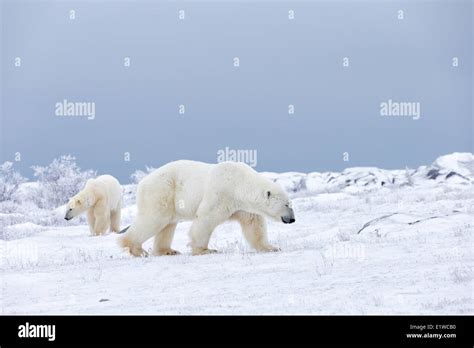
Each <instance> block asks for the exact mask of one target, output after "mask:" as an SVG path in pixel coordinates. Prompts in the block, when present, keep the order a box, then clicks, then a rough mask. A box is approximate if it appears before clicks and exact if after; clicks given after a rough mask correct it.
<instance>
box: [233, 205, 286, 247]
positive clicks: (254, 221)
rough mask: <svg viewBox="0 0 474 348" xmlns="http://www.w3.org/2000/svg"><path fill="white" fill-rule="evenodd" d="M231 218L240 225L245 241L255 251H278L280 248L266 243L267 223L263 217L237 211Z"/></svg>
mask: <svg viewBox="0 0 474 348" xmlns="http://www.w3.org/2000/svg"><path fill="white" fill-rule="evenodd" d="M232 218H233V219H236V220H237V221H238V222H239V223H240V226H241V227H242V233H243V234H244V236H245V239H247V241H248V242H249V244H250V245H251V246H252V247H253V248H255V249H256V250H257V251H260V252H269V251H280V248H278V247H274V246H272V245H270V243H268V239H267V223H266V221H265V218H264V217H263V216H261V215H258V214H251V213H247V212H243V211H239V212H237V213H235V214H234V215H233V216H232Z"/></svg>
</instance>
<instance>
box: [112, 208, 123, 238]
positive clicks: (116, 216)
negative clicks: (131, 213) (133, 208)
mask: <svg viewBox="0 0 474 348" xmlns="http://www.w3.org/2000/svg"><path fill="white" fill-rule="evenodd" d="M121 213H122V211H121V207H120V206H119V207H118V208H117V209H116V210H112V211H111V212H110V230H111V231H113V232H119V231H120V216H121Z"/></svg>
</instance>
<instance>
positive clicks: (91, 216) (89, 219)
mask: <svg viewBox="0 0 474 348" xmlns="http://www.w3.org/2000/svg"><path fill="white" fill-rule="evenodd" d="M87 222H88V224H89V231H90V232H91V235H95V232H94V229H95V215H94V210H93V209H89V210H88V211H87Z"/></svg>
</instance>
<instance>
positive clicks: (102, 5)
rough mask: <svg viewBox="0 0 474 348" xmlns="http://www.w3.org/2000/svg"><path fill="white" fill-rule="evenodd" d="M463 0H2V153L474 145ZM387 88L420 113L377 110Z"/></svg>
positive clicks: (104, 166)
mask: <svg viewBox="0 0 474 348" xmlns="http://www.w3.org/2000/svg"><path fill="white" fill-rule="evenodd" d="M472 7H473V5H472V1H407V2H403V1H402V2H400V1H396V2H395V1H383V2H376V1H363V2H362V1H361V2H358V1H337V2H330V1H328V2H320V1H313V2H309V1H299V2H296V3H295V2H290V1H273V2H272V1H259V2H254V3H251V2H249V1H226V2H225V3H221V2H217V1H194V2H187V1H186V2H183V1H181V2H180V1H177V2H172V1H157V2H150V1H41V2H36V1H10V0H7V1H3V2H2V18H1V22H2V34H1V41H2V46H1V59H2V62H1V67H2V75H1V80H2V90H3V95H2V99H1V104H2V105H1V118H2V129H1V131H2V132H1V136H2V139H1V144H2V162H3V161H5V160H10V161H11V160H14V154H15V153H16V152H19V153H21V161H20V162H18V163H16V167H17V168H19V169H20V171H21V172H22V174H23V175H25V176H31V174H32V171H31V170H30V169H29V168H30V166H31V165H34V164H39V165H45V164H47V163H49V162H50V161H51V160H52V159H53V158H55V157H58V156H59V155H62V154H72V155H74V156H76V157H77V161H78V163H79V165H80V166H81V167H82V168H84V169H88V168H92V169H96V170H98V172H99V174H104V173H109V174H112V175H115V176H116V177H118V178H119V179H120V180H121V181H123V182H126V181H128V179H129V175H130V174H131V173H132V172H133V171H134V170H136V169H142V168H144V166H145V165H149V166H154V167H159V166H161V165H163V164H165V163H166V162H169V161H173V160H178V159H194V160H201V161H206V162H216V161H217V158H218V151H219V150H221V149H225V148H226V147H228V148H229V149H230V150H232V149H235V150H252V151H254V150H255V151H256V153H257V166H256V169H257V170H259V171H277V172H283V171H301V172H310V171H328V170H333V171H338V170H341V169H343V168H345V167H352V166H378V167H382V168H389V169H390V168H405V166H409V167H416V166H418V165H421V164H429V163H431V162H432V161H433V160H434V159H435V158H436V157H438V156H440V155H443V154H447V153H451V152H454V151H472V138H473V127H472V95H473V90H472V76H473V75H472V62H473V54H472V41H473V26H472V17H473V9H472ZM71 10H74V11H75V12H74V13H71V12H70V11H71ZM180 10H184V13H183V12H181V13H180V12H179V11H180ZM290 10H293V11H294V19H290V18H289V16H290V13H289V11H290ZM399 10H402V11H403V13H401V12H399ZM180 14H181V15H183V14H184V17H185V18H184V19H180V18H179V16H180ZM71 16H72V17H75V18H74V19H71ZM401 16H403V19H399V17H401ZM126 57H129V58H130V66H129V67H126V66H124V62H125V60H124V59H125V58H126ZM344 57H347V58H348V63H349V66H343V63H344ZM18 58H20V59H21V62H20V61H19V60H18ZM234 58H238V60H239V63H240V66H238V67H236V66H234V63H235V62H236V60H235V59H234ZM454 58H457V60H456V59H454ZM18 63H21V65H20V66H15V65H18ZM456 63H457V66H453V65H456ZM63 100H67V101H70V102H74V103H75V102H88V103H94V104H93V105H94V106H95V115H94V119H88V118H87V117H81V116H76V117H73V116H62V117H61V116H58V115H56V104H57V103H58V102H63ZM389 100H391V101H392V102H395V103H399V102H410V103H414V104H410V105H411V106H413V107H415V106H416V107H419V111H420V112H419V115H418V119H415V118H417V117H416V115H413V114H411V115H407V116H382V115H381V103H384V102H388V101H389ZM91 105H92V104H91ZM179 105H184V110H185V112H184V114H180V113H179ZM289 105H294V114H289ZM393 105H395V104H393ZM393 105H392V106H393ZM406 105H408V104H406ZM407 110H408V109H407ZM413 110H415V109H413ZM413 110H408V111H409V113H410V112H414V111H413ZM89 118H91V117H89ZM344 152H348V153H349V161H348V162H345V161H343V153H344ZM126 153H129V154H130V161H125V160H124V158H126V157H127V155H126Z"/></svg>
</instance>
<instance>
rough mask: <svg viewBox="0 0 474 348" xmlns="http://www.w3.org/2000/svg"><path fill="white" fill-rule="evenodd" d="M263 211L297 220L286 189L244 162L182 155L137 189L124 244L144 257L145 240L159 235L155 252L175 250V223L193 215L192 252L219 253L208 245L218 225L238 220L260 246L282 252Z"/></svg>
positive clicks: (286, 220)
mask: <svg viewBox="0 0 474 348" xmlns="http://www.w3.org/2000/svg"><path fill="white" fill-rule="evenodd" d="M264 216H268V217H270V218H273V219H276V220H278V221H282V222H283V223H293V222H295V216H294V213H293V209H292V207H291V203H290V200H289V199H288V195H287V194H286V192H285V191H284V190H283V189H282V188H281V187H279V186H278V185H277V184H275V183H274V182H272V181H270V180H268V179H266V178H265V177H263V176H262V175H261V174H259V173H257V172H256V171H255V170H253V169H252V168H250V167H249V166H248V165H246V164H244V163H236V162H222V163H219V164H207V163H202V162H195V161H188V160H181V161H176V162H171V163H168V164H166V165H164V166H163V167H161V168H159V169H157V170H155V171H154V172H153V173H151V174H149V175H148V176H146V177H145V178H144V179H142V181H140V183H139V184H138V188H137V216H136V218H135V220H134V221H133V223H132V225H130V226H129V227H127V228H126V229H124V230H123V231H122V232H126V234H125V235H124V236H123V237H122V238H121V239H120V244H121V246H122V247H124V248H126V249H128V250H129V252H130V253H131V254H132V255H134V256H145V255H146V253H145V251H144V250H143V249H142V244H143V242H145V241H146V240H148V239H149V238H151V237H152V236H155V240H154V247H153V255H175V254H178V252H177V251H176V250H173V249H171V242H172V240H173V235H174V231H175V228H176V225H177V223H178V222H180V221H185V220H192V221H193V223H192V226H191V229H190V231H189V234H190V238H191V242H190V245H191V248H192V253H193V255H200V254H209V253H214V252H216V250H212V249H209V248H208V243H209V239H210V237H211V234H212V232H213V231H214V229H215V228H216V227H217V226H218V225H220V224H222V223H223V222H225V221H226V220H237V221H238V222H239V223H240V225H241V228H242V232H243V234H244V236H245V237H246V239H247V241H248V242H249V243H250V245H251V246H252V247H253V248H255V249H256V250H257V251H278V250H280V249H279V248H276V247H274V246H272V245H270V244H269V243H268V240H267V231H266V222H265V218H264Z"/></svg>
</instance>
